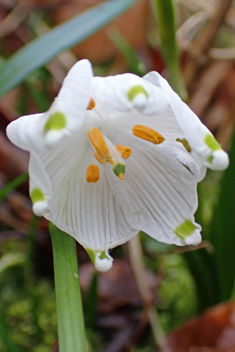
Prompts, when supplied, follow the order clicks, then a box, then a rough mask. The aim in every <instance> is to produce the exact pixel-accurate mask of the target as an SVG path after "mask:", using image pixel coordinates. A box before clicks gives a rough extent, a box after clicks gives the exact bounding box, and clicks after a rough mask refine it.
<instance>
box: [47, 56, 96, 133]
mask: <svg viewBox="0 0 235 352" xmlns="http://www.w3.org/2000/svg"><path fill="white" fill-rule="evenodd" d="M92 76H93V74H92V67H91V64H90V62H89V61H88V60H81V61H78V62H77V63H76V64H75V65H74V66H73V67H72V68H71V70H70V71H69V73H68V75H67V76H66V78H65V80H64V82H63V85H62V87H61V90H60V92H59V94H58V96H57V98H56V99H55V101H54V103H53V104H52V106H51V108H50V109H49V111H48V112H47V113H46V117H45V119H47V117H48V116H49V115H51V114H53V113H54V112H57V111H58V112H61V113H63V114H64V115H65V116H66V119H67V128H68V129H69V131H70V132H72V131H73V130H74V129H76V128H79V127H80V126H82V124H83V120H84V117H85V115H84V114H85V112H86V110H87V107H88V105H89V102H90V98H91V80H92Z"/></svg>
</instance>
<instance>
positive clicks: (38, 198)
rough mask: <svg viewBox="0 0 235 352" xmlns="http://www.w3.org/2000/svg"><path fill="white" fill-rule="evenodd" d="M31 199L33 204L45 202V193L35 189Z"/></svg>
mask: <svg viewBox="0 0 235 352" xmlns="http://www.w3.org/2000/svg"><path fill="white" fill-rule="evenodd" d="M30 198H31V200H32V203H33V204H34V203H36V202H43V201H45V196H44V193H43V192H42V191H41V190H40V189H39V188H34V189H33V190H32V192H31V193H30Z"/></svg>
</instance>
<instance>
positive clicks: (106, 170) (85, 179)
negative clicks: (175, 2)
mask: <svg viewBox="0 0 235 352" xmlns="http://www.w3.org/2000/svg"><path fill="white" fill-rule="evenodd" d="M7 134H8V137H9V138H10V140H11V141H12V142H13V143H14V144H16V145H17V146H19V147H20V148H22V149H25V150H28V151H29V152H30V163H29V175H30V196H31V199H32V202H33V211H34V213H35V214H36V215H39V216H44V217H45V218H47V219H48V220H50V221H51V222H53V223H54V224H55V225H56V226H57V227H59V228H60V229H61V230H63V231H65V232H67V233H68V234H70V235H71V236H73V237H74V238H76V240H77V241H78V242H80V243H81V244H82V245H83V246H84V247H85V248H86V250H87V252H88V253H89V255H90V257H91V259H92V260H93V262H94V263H95V266H96V268H97V269H98V270H101V271H105V270H108V269H109V268H110V267H111V266H112V258H111V256H110V254H109V250H110V249H111V248H113V247H115V246H117V245H119V244H122V243H124V242H126V241H127V240H129V239H130V238H131V237H132V236H134V235H136V234H137V233H138V232H139V231H140V230H142V231H144V232H146V233H147V234H149V235H150V236H152V237H153V238H156V239H157V240H159V241H162V242H165V243H174V244H176V245H185V244H195V245H196V244H198V243H199V242H200V240H201V235H200V230H201V228H200V226H199V225H198V224H196V223H195V220H194V212H195V210H196V208H197V192H196V187H197V183H198V182H199V181H200V180H201V179H202V178H203V177H204V175H205V172H206V168H207V167H209V168H211V169H218V170H223V169H225V168H226V167H227V166H228V156H227V154H226V153H225V152H224V151H222V149H221V147H220V145H219V144H218V143H217V142H216V140H215V139H214V137H213V136H212V134H211V133H210V132H209V131H208V129H207V128H206V127H205V126H204V125H203V124H202V123H201V122H200V120H199V119H198V117H197V116H196V115H195V114H194V113H193V112H192V111H191V110H190V109H189V107H188V106H187V105H186V104H184V103H183V102H182V101H181V99H180V98H179V97H178V95H177V94H176V93H174V92H173V91H172V89H171V88H170V86H169V85H168V83H167V82H166V81H165V80H164V79H163V78H162V77H161V76H160V75H159V74H158V73H156V72H150V73H149V74H147V75H146V76H145V77H143V78H140V77H138V76H135V75H133V74H128V73H127V74H121V75H117V76H111V77H106V78H102V77H93V75H92V68H91V65H90V63H89V61H87V60H82V61H79V62H78V63H77V64H76V65H74V66H73V68H72V69H71V70H70V72H69V73H68V75H67V77H66V79H65V80H64V84H63V86H62V88H61V90H60V92H59V95H58V97H57V98H56V99H55V101H54V102H53V104H52V106H51V108H50V109H49V110H48V111H47V112H45V113H43V114H35V115H29V116H23V117H21V118H19V119H18V120H16V121H14V122H12V123H11V124H10V125H9V126H8V128H7Z"/></svg>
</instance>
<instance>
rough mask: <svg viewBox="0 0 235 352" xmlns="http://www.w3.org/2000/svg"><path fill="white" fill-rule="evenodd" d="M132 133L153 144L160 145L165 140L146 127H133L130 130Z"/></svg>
mask: <svg viewBox="0 0 235 352" xmlns="http://www.w3.org/2000/svg"><path fill="white" fill-rule="evenodd" d="M132 132H133V135H134V136H136V137H138V138H141V139H144V140H145V141H148V142H151V143H153V144H161V143H162V142H164V140H165V138H164V137H163V136H162V135H161V134H160V133H158V132H157V131H155V130H153V129H152V128H150V127H147V126H142V125H135V126H134V127H133V128H132Z"/></svg>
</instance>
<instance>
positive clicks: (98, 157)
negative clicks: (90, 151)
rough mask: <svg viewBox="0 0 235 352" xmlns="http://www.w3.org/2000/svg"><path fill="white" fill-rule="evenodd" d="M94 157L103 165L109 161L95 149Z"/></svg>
mask: <svg viewBox="0 0 235 352" xmlns="http://www.w3.org/2000/svg"><path fill="white" fill-rule="evenodd" d="M94 157H95V158H96V160H97V161H98V162H99V163H100V164H102V165H105V164H106V163H107V161H106V160H105V159H104V158H103V157H102V156H101V155H100V154H99V153H98V152H97V151H96V150H95V151H94Z"/></svg>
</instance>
